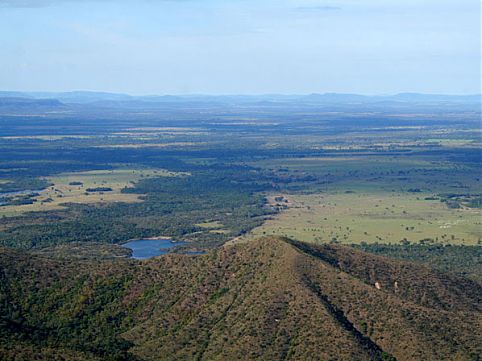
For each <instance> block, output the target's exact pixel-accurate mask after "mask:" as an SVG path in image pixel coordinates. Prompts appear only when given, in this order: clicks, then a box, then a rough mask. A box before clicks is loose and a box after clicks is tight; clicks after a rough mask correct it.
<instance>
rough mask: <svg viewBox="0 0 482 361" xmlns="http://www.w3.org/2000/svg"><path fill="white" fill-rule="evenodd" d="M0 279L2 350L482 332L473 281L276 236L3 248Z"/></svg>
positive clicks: (215, 356) (229, 349)
mask: <svg viewBox="0 0 482 361" xmlns="http://www.w3.org/2000/svg"><path fill="white" fill-rule="evenodd" d="M0 281H1V283H0V311H1V312H0V340H1V341H0V359H2V357H3V359H9V360H10V359H16V360H22V359H25V360H27V359H32V358H31V357H30V356H31V355H32V354H35V355H36V356H37V358H38V359H45V360H47V359H48V360H51V359H56V357H57V358H58V359H60V356H62V355H63V356H65V359H67V360H69V359H71V360H83V359H111V360H128V359H132V360H135V359H137V360H190V359H193V360H238V359H243V360H256V359H259V360H390V359H392V357H396V359H397V360H442V359H443V360H471V359H473V360H476V359H477V357H478V356H477V355H480V349H478V347H479V345H480V344H481V341H482V339H481V336H480V335H478V334H477V332H474V330H478V329H481V327H480V326H481V317H480V315H481V314H480V300H479V299H478V296H479V295H480V294H481V293H482V292H481V291H482V288H481V286H480V285H479V284H477V283H474V282H472V281H468V280H465V279H463V278H455V277H453V276H447V275H444V274H442V273H439V272H435V271H432V270H430V269H428V268H425V267H423V266H420V265H417V264H413V263H410V262H401V261H394V260H391V259H386V258H383V257H378V256H373V255H369V254H366V253H363V252H360V251H355V250H353V249H350V248H345V247H341V246H323V247H314V246H308V245H306V244H302V243H298V242H294V241H291V240H285V239H273V238H263V239H260V240H258V241H254V242H251V243H248V244H244V245H237V246H230V247H225V248H222V249H218V250H215V251H212V252H211V253H209V254H206V255H202V256H181V255H169V256H162V257H158V258H156V259H152V260H149V261H144V262H137V261H128V260H119V261H103V262H102V261H95V262H94V261H88V262H87V261H71V262H68V261H61V260H52V259H48V258H44V257H40V256H31V255H23V254H20V253H17V252H13V251H9V250H1V251H0ZM395 282H396V286H395ZM375 283H377V286H378V288H377V287H376V286H375ZM22 357H23V358H22ZM29 357H30V358H29Z"/></svg>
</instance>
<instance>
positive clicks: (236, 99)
mask: <svg viewBox="0 0 482 361" xmlns="http://www.w3.org/2000/svg"><path fill="white" fill-rule="evenodd" d="M21 99H23V100H21ZM27 99H30V102H31V103H30V104H32V105H42V104H43V105H50V106H55V105H57V106H59V105H61V103H64V104H90V103H97V104H98V105H120V104H125V105H129V104H131V105H136V104H137V105H139V104H145V103H171V104H172V103H186V102H189V103H219V104H223V103H224V104H245V103H265V104H266V103H302V104H357V103H358V104H370V103H372V104H373V103H383V102H397V103H440V102H450V103H480V101H481V95H480V94H474V95H443V94H419V93H400V94H395V95H376V96H367V95H360V94H342V93H324V94H316V93H315V94H309V95H296V94H295V95H281V94H265V95H202V94H194V95H146V96H132V95H128V94H121V93H107V92H92V91H72V92H16V91H0V106H5V105H11V104H13V103H16V104H24V105H28V104H29V102H28V101H27ZM45 99H50V100H52V99H55V100H57V101H58V103H56V104H55V103H51V104H48V103H47V102H46V101H45ZM38 100H41V101H42V102H40V103H37V101H38Z"/></svg>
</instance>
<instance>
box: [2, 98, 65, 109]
mask: <svg viewBox="0 0 482 361" xmlns="http://www.w3.org/2000/svg"><path fill="white" fill-rule="evenodd" d="M62 105H63V104H62V103H61V102H60V101H59V100H57V99H33V98H17V97H0V108H7V107H8V108H16V109H18V108H37V107H59V106H62Z"/></svg>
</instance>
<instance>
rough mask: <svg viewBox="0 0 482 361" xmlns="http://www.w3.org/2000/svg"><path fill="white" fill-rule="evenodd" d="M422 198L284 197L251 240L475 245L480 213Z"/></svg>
mask: <svg viewBox="0 0 482 361" xmlns="http://www.w3.org/2000/svg"><path fill="white" fill-rule="evenodd" d="M424 196H425V195H424V194H417V195H413V194H400V193H334V192H333V193H316V194H309V195H303V194H290V195H286V194H284V198H286V199H288V200H289V202H288V203H283V205H285V206H287V208H286V209H285V210H283V211H282V212H281V213H280V214H278V215H277V216H275V217H274V218H272V219H270V220H268V221H266V222H265V223H264V224H263V225H262V226H261V227H258V228H255V229H254V230H253V231H252V232H251V233H252V234H251V235H250V237H257V236H260V235H280V236H287V237H291V238H294V239H298V240H302V241H307V242H313V243H326V242H330V241H338V242H342V243H361V242H366V243H374V242H379V243H399V242H400V241H401V240H408V241H410V242H418V241H420V240H423V239H432V240H433V241H435V242H437V243H450V244H478V243H479V242H480V238H481V234H482V210H480V209H470V208H460V209H450V208H448V207H447V206H446V205H445V204H444V203H442V202H440V201H439V200H425V199H424V198H425V197H424ZM427 197H428V196H427ZM272 204H273V205H274V206H276V204H278V203H276V202H275V203H272Z"/></svg>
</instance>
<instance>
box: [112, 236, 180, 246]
mask: <svg viewBox="0 0 482 361" xmlns="http://www.w3.org/2000/svg"><path fill="white" fill-rule="evenodd" d="M161 239H166V240H170V241H171V242H173V243H178V242H180V241H173V240H172V237H170V236H156V237H146V238H131V239H128V240H127V241H124V242H120V243H117V244H118V245H123V244H126V243H129V242H133V241H159V240H161Z"/></svg>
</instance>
